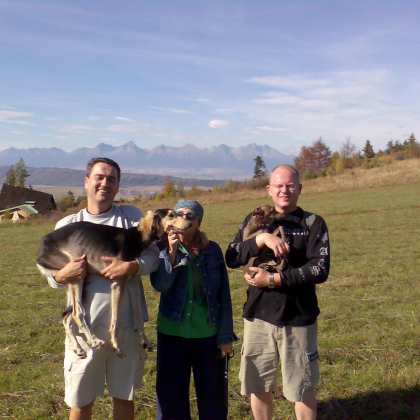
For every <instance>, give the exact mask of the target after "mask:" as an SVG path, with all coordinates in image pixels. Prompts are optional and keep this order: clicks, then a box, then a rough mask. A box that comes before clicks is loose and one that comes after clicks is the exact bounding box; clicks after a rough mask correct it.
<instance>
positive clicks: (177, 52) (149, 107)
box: [0, 0, 420, 154]
mask: <svg viewBox="0 0 420 420" xmlns="http://www.w3.org/2000/svg"><path fill="white" fill-rule="evenodd" d="M419 22H420V2H418V1H372V0H364V1H339V0H334V1H315V0H313V1H282V0H276V1H265V0H260V1H236V0H230V1H206V0H201V1H200V0H194V1H177V0H171V1H169V0H166V1H161V0H155V1H152V0H149V1H140V0H138V1H124V0H120V1H117V0H114V1H103V0H95V1H93V0H83V1H78V0H72V1H58V0H57V1H36V0H30V1H29V0H28V1H21V0H10V1H3V0H0V151H1V150H4V149H6V148H9V147H11V146H14V147H16V148H28V147H59V148H61V149H63V150H66V151H72V150H75V149H77V148H80V147H94V146H96V145H97V144H99V143H107V144H112V145H114V146H117V145H121V144H124V143H127V142H128V141H133V142H134V143H135V144H137V146H139V147H143V148H147V149H151V148H153V147H155V146H157V145H160V144H165V145H167V146H182V145H184V144H187V143H192V144H194V145H196V146H198V147H201V148H204V147H212V146H216V145H219V144H222V143H223V144H226V145H228V146H231V147H240V146H245V145H247V144H249V143H256V144H259V145H263V144H267V145H270V146H272V147H274V148H276V149H278V150H279V151H281V152H283V153H286V154H297V153H298V151H299V149H300V147H301V146H303V145H310V144H311V143H312V142H313V141H314V140H316V139H318V138H319V137H322V138H323V139H324V141H325V142H326V143H327V144H328V145H329V146H330V148H331V149H332V150H333V151H334V150H338V149H339V148H340V146H341V145H342V144H343V142H344V141H345V140H346V139H347V138H351V141H352V142H353V143H354V144H355V145H356V146H357V147H358V148H359V149H361V148H362V147H363V146H364V144H365V142H366V140H367V139H369V140H370V141H371V143H372V144H373V146H374V149H375V150H378V149H381V148H382V149H384V148H385V145H386V143H387V142H388V141H389V140H391V139H393V140H401V141H403V140H405V139H406V138H408V136H409V135H410V134H411V133H415V134H416V135H417V139H420V118H419V116H420V99H419V98H420V95H419V92H420V78H419V60H420V52H419V51H420V45H419V44H420V43H419V39H420V31H419V26H418V25H419Z"/></svg>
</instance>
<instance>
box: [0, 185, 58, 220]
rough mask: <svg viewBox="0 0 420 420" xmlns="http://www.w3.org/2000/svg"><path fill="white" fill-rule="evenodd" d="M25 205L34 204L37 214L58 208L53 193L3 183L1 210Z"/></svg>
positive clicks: (0, 195)
mask: <svg viewBox="0 0 420 420" xmlns="http://www.w3.org/2000/svg"><path fill="white" fill-rule="evenodd" d="M23 205H29V206H32V208H33V209H35V210H36V211H37V214H38V213H39V214H46V213H48V212H49V211H51V210H56V209H57V206H56V204H55V201H54V197H53V196H52V194H48V193H44V192H41V191H36V190H32V189H31V188H23V187H15V186H14V185H9V184H3V187H2V189H1V192H0V210H10V209H11V208H15V207H19V206H23ZM22 211H24V210H22Z"/></svg>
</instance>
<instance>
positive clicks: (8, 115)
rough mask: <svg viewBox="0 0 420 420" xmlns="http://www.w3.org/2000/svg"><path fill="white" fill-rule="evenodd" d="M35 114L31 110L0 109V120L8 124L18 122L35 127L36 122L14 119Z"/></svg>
mask: <svg viewBox="0 0 420 420" xmlns="http://www.w3.org/2000/svg"><path fill="white" fill-rule="evenodd" d="M34 116H35V114H32V113H31V112H20V111H0V121H1V122H4V123H9V124H19V125H30V126H33V127H36V124H32V123H30V122H28V121H25V120H15V118H21V117H34Z"/></svg>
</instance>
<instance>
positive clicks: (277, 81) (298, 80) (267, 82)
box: [245, 75, 329, 89]
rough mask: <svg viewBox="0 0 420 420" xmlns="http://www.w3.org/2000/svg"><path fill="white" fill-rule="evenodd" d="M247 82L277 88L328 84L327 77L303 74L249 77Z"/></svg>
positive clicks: (315, 86) (312, 86) (313, 86)
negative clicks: (309, 76)
mask: <svg viewBox="0 0 420 420" xmlns="http://www.w3.org/2000/svg"><path fill="white" fill-rule="evenodd" d="M245 82H247V83H256V84H259V85H263V86H270V87H276V88H279V89H308V88H320V87H324V86H328V84H329V81H328V79H310V78H306V77H304V76H298V75H296V76H288V77H277V76H266V77H251V78H250V79H246V80H245Z"/></svg>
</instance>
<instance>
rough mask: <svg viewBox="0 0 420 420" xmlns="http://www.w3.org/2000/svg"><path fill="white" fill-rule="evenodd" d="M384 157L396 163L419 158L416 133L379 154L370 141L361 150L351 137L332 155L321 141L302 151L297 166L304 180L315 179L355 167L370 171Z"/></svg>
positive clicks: (295, 163)
mask: <svg viewBox="0 0 420 420" xmlns="http://www.w3.org/2000/svg"><path fill="white" fill-rule="evenodd" d="M384 156H385V157H386V156H388V157H389V158H392V159H395V160H402V159H412V158H419V157H420V144H419V143H418V142H417V140H416V138H415V136H414V133H413V134H411V135H410V137H409V138H408V139H406V140H405V141H403V142H400V141H398V140H397V141H395V142H394V141H393V140H390V141H389V142H388V143H387V146H386V148H385V150H378V151H377V152H375V151H374V149H373V146H372V144H371V142H370V141H369V140H366V143H365V146H364V147H363V149H362V150H357V148H356V146H355V145H354V144H353V143H352V141H351V138H350V137H348V138H347V139H346V140H345V141H344V142H343V144H342V145H341V148H340V150H338V151H336V152H334V153H332V152H331V150H330V148H329V147H328V146H327V144H326V143H325V142H324V141H323V140H322V137H320V138H319V139H318V140H315V141H314V142H313V144H312V145H311V146H302V147H301V149H300V151H299V154H298V156H296V158H295V160H294V166H295V167H296V168H297V169H298V170H299V171H300V172H301V175H302V177H303V179H312V178H316V177H318V176H325V175H334V174H338V173H342V172H343V171H344V170H345V169H351V168H355V167H362V168H364V169H369V168H372V167H375V166H378V165H379V163H380V159H381V158H382V157H384Z"/></svg>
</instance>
